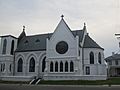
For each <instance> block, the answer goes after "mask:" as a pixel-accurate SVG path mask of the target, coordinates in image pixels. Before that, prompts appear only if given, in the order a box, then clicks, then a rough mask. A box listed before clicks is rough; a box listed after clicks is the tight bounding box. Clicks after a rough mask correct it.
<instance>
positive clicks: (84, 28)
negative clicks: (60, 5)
mask: <svg viewBox="0 0 120 90" xmlns="http://www.w3.org/2000/svg"><path fill="white" fill-rule="evenodd" d="M83 30H86V23H85V22H84V27H83Z"/></svg>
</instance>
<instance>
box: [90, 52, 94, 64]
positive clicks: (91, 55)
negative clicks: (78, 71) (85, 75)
mask: <svg viewBox="0 0 120 90" xmlns="http://www.w3.org/2000/svg"><path fill="white" fill-rule="evenodd" d="M90 64H94V53H93V52H91V53H90Z"/></svg>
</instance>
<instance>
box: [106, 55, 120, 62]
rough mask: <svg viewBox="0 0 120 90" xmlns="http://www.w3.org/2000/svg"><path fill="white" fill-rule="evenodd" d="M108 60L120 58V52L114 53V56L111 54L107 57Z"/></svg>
mask: <svg viewBox="0 0 120 90" xmlns="http://www.w3.org/2000/svg"><path fill="white" fill-rule="evenodd" d="M105 60H106V61H109V60H120V54H114V55H112V56H109V57H107V58H105Z"/></svg>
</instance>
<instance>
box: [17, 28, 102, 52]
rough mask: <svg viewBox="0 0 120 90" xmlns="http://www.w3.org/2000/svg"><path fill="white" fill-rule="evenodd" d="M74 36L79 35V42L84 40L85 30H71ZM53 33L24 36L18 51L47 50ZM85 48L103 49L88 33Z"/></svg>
mask: <svg viewBox="0 0 120 90" xmlns="http://www.w3.org/2000/svg"><path fill="white" fill-rule="evenodd" d="M71 32H72V33H73V35H74V36H77V35H78V36H79V42H81V41H82V39H83V35H84V30H75V31H71ZM52 34H53V33H50V34H40V35H33V36H26V37H24V38H23V39H22V40H21V41H20V43H19V44H18V47H17V49H16V52H24V51H38V50H39V51H42V50H46V39H47V38H50V37H51V36H52ZM84 47H85V48H100V49H102V48H101V47H100V46H99V45H98V44H97V43H96V42H95V41H93V40H92V39H91V38H90V37H89V36H88V35H87V36H86V37H85V43H84Z"/></svg>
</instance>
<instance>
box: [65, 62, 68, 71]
mask: <svg viewBox="0 0 120 90" xmlns="http://www.w3.org/2000/svg"><path fill="white" fill-rule="evenodd" d="M65 72H68V62H67V61H66V62H65Z"/></svg>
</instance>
